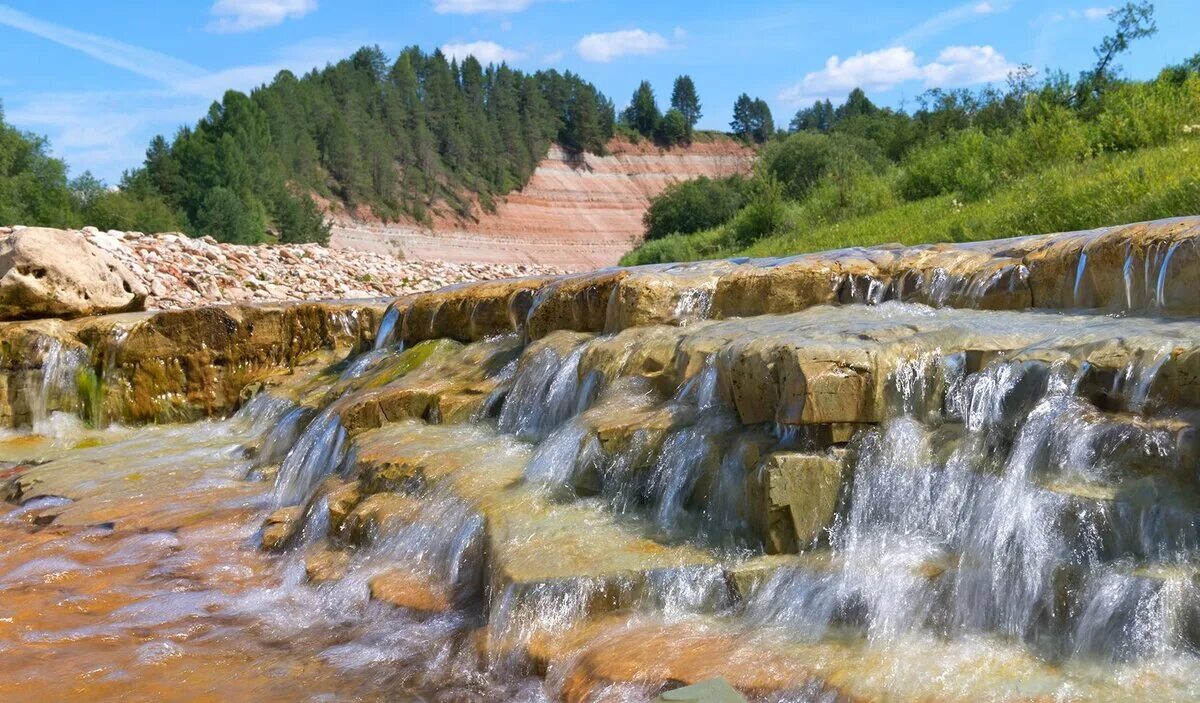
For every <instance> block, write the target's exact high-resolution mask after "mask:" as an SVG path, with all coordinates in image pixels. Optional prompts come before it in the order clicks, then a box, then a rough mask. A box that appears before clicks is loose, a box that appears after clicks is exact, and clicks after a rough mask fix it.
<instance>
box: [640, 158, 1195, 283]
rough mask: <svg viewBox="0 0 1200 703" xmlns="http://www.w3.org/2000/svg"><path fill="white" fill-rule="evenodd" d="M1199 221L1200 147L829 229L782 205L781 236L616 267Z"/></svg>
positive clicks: (680, 247) (1032, 179) (666, 251)
mask: <svg viewBox="0 0 1200 703" xmlns="http://www.w3.org/2000/svg"><path fill="white" fill-rule="evenodd" d="M1196 213H1200V140H1195V139H1184V140H1181V141H1177V142H1175V143H1173V144H1170V145H1168V146H1164V147H1156V148H1150V149H1142V150H1139V151H1133V152H1125V153H1119V154H1107V155H1103V156H1098V157H1095V158H1091V159H1087V160H1085V161H1082V162H1071V163H1064V164H1059V165H1055V166H1051V167H1049V168H1046V169H1044V170H1042V171H1039V172H1037V173H1034V174H1030V175H1027V176H1024V177H1021V178H1018V179H1013V180H1011V181H1009V182H1007V183H1003V184H1001V185H1000V186H999V187H997V188H995V189H994V190H992V191H991V193H990V194H989V195H987V196H986V197H984V198H982V199H980V200H978V201H974V202H967V203H963V202H960V201H959V199H957V198H956V197H955V196H952V195H941V196H937V197H932V198H926V199H923V200H917V201H913V202H906V203H901V204H898V205H895V206H893V207H889V208H886V209H884V210H881V211H879V212H876V213H873V214H870V215H864V216H860V217H854V218H851V219H847V220H843V221H841V222H837V223H832V224H828V223H821V222H819V221H814V218H813V217H812V216H810V214H809V212H808V210H807V209H806V207H805V206H804V205H801V204H796V203H791V204H789V206H788V212H787V217H786V218H785V223H786V224H785V226H784V228H783V229H782V231H780V232H778V233H776V234H773V235H770V236H768V237H765V238H763V239H760V240H758V241H756V242H753V243H752V244H750V245H749V246H746V247H742V246H738V245H737V243H736V242H735V241H733V239H732V238H731V237H730V236H729V234H728V232H727V230H726V229H725V226H722V227H718V228H715V229H711V230H705V231H703V232H697V233H694V234H690V235H675V236H671V237H665V238H663V239H659V240H656V241H653V242H648V243H646V244H644V245H642V246H641V247H639V248H637V249H635V250H634V251H632V252H630V253H629V254H626V255H625V257H624V258H623V259H622V263H623V264H627V265H632V264H643V263H655V262H667V261H693V260H697V259H708V258H725V257H731V256H785V255H788V254H797V253H803V252H809V251H819V250H823V249H838V248H842V247H849V246H871V245H875V244H883V243H888V242H899V243H902V244H922V243H929V242H946V241H955V242H963V241H977V240H984V239H998V238H1004V237H1015V236H1020V235H1026V234H1040V233H1045V232H1062V231H1069V230H1077V229H1089V228H1093V227H1102V226H1105V225H1114V224H1123V223H1126V222H1136V221H1139V220H1150V219H1156V218H1161V217H1172V216H1178V215H1190V214H1196Z"/></svg>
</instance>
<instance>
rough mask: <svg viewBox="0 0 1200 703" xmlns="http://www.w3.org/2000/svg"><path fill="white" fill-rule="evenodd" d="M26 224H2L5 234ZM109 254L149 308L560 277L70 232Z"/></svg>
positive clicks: (175, 236)
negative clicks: (144, 294) (140, 289)
mask: <svg viewBox="0 0 1200 703" xmlns="http://www.w3.org/2000/svg"><path fill="white" fill-rule="evenodd" d="M21 229H23V228H21V227H19V226H18V227H0V236H3V235H7V234H11V233H12V232H14V231H19V230H21ZM70 232H71V233H73V234H75V235H77V236H79V237H81V238H82V239H84V240H86V241H87V242H89V243H90V244H92V245H94V246H96V247H99V248H100V249H102V250H104V251H106V252H108V253H109V254H111V255H112V257H113V258H115V259H117V260H118V261H119V262H121V263H122V264H124V265H125V267H126V268H128V269H129V271H130V272H131V273H132V274H133V275H134V276H135V277H136V278H137V280H138V281H140V282H141V283H142V286H143V287H144V288H145V290H146V291H147V292H148V293H149V295H148V297H147V299H146V307H147V308H149V309H161V310H175V309H181V308H188V307H195V306H197V305H207V304H212V303H246V302H264V303H267V302H282V301H289V300H321V299H330V298H376V297H381V296H397V295H405V294H408V293H419V292H422V291H428V290H434V289H437V288H441V287H442V286H446V285H449V284H452V283H462V282H466V281H480V280H488V279H493V278H508V277H512V276H528V275H532V274H547V273H557V272H558V271H557V270H556V269H554V268H552V267H545V266H536V265H507V264H455V263H447V262H443V261H428V260H425V261H406V260H403V259H400V258H397V257H395V256H391V255H387V254H379V253H373V252H364V251H347V250H335V249H329V248H326V247H323V246H319V245H317V244H281V245H262V246H247V245H238V244H222V243H219V242H217V241H216V240H214V239H212V238H211V237H200V238H197V239H193V238H191V237H188V236H186V235H184V234H180V233H164V234H143V233H141V232H118V231H115V230H110V231H107V232H101V231H100V230H98V229H96V228H95V227H85V228H83V229H81V230H70Z"/></svg>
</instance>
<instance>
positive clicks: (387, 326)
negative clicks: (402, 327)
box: [374, 306, 401, 351]
mask: <svg viewBox="0 0 1200 703" xmlns="http://www.w3.org/2000/svg"><path fill="white" fill-rule="evenodd" d="M400 312H401V311H400V308H398V307H395V306H392V307H389V308H388V309H387V312H385V313H384V314H383V319H381V320H380V321H379V329H377V330H375V345H374V349H375V351H379V350H381V349H386V348H388V347H390V346H391V345H392V344H393V343H395V341H396V331H397V330H396V326H397V325H399V324H400Z"/></svg>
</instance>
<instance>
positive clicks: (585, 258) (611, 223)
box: [331, 139, 754, 270]
mask: <svg viewBox="0 0 1200 703" xmlns="http://www.w3.org/2000/svg"><path fill="white" fill-rule="evenodd" d="M609 151H610V154H609V155H608V156H597V155H595V154H586V153H585V154H582V155H571V154H568V153H566V152H564V151H563V150H562V149H561V148H559V147H557V146H552V147H551V148H550V153H549V154H548V155H547V156H546V158H545V159H544V160H543V161H542V163H541V164H539V166H538V168H537V170H536V171H535V172H534V174H533V177H532V178H531V179H530V181H529V184H528V185H527V186H526V187H525V188H523V189H522V190H520V191H517V192H515V193H512V194H510V195H509V196H508V197H507V198H505V199H504V200H502V201H501V202H500V203H499V205H498V206H497V208H496V211H495V212H494V213H483V212H480V213H478V214H477V217H476V218H475V219H474V221H462V220H455V219H451V218H443V219H442V220H441V221H439V222H436V223H435V225H434V227H433V228H432V229H430V228H425V227H420V226H417V225H406V224H402V223H380V222H363V221H361V220H353V219H350V218H345V217H342V218H337V219H338V220H340V221H338V222H337V223H336V225H335V227H334V230H333V238H332V242H331V244H332V245H333V246H334V247H340V248H347V249H364V250H368V251H376V252H380V253H395V254H401V255H403V256H404V257H406V258H409V259H440V260H443V261H450V262H463V263H466V262H471V263H498V264H499V263H503V264H540V265H547V266H554V267H557V268H562V269H569V270H585V269H592V268H597V267H602V266H611V265H614V264H616V263H617V260H618V259H620V257H621V255H622V254H624V253H625V252H627V251H629V250H630V249H632V248H633V247H634V246H636V245H637V243H638V242H639V241H640V240H641V236H642V214H643V213H644V212H645V211H646V208H647V207H648V206H649V204H650V199H651V198H652V197H654V196H655V195H657V194H658V193H659V192H661V191H662V190H663V189H664V188H666V187H667V186H668V185H670V184H672V183H675V182H678V181H682V180H687V179H691V178H696V177H699V176H708V177H720V176H728V175H731V174H734V173H746V172H747V171H749V169H750V166H751V164H752V162H753V158H754V153H753V151H752V150H750V149H749V148H747V147H745V146H743V145H741V144H739V143H737V142H735V141H732V140H729V139H718V140H715V141H710V142H702V143H701V142H697V143H695V144H692V145H691V146H689V147H686V148H684V147H680V148H673V149H660V148H658V147H656V146H654V145H652V144H649V143H646V142H642V143H640V144H632V143H630V142H628V141H623V140H614V141H613V142H612V143H610V145H609Z"/></svg>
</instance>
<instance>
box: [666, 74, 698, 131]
mask: <svg viewBox="0 0 1200 703" xmlns="http://www.w3.org/2000/svg"><path fill="white" fill-rule="evenodd" d="M671 107H673V108H675V109H676V110H678V111H679V113H680V114H681V115H683V118H684V120H686V121H687V126H688V132H689V133H690V132H691V130H692V129H694V128H695V127H696V123H697V122H699V121H700V117H701V116H702V113H701V112H700V97H699V96H698V95H697V94H696V84H695V83H693V82H692V77H691V76H688V75H682V76H679V77H678V78H676V79H675V85H674V87H673V88H672V89H671Z"/></svg>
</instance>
